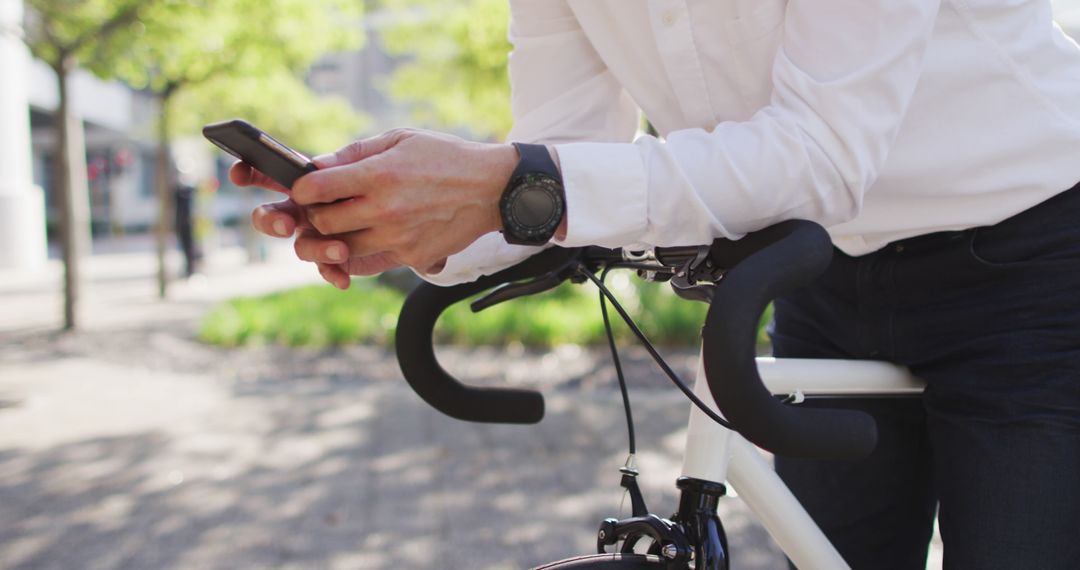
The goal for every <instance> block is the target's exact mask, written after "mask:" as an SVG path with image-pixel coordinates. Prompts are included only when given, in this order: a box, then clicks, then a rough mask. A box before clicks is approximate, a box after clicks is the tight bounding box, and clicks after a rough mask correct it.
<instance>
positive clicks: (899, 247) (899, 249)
mask: <svg viewBox="0 0 1080 570" xmlns="http://www.w3.org/2000/svg"><path fill="white" fill-rule="evenodd" d="M894 249H896V253H903V252H904V244H902V243H898V244H896V246H895V247H894Z"/></svg>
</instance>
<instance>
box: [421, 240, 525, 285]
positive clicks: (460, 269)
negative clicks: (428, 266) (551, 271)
mask: <svg viewBox="0 0 1080 570" xmlns="http://www.w3.org/2000/svg"><path fill="white" fill-rule="evenodd" d="M544 249H545V247H533V246H524V245H512V244H509V243H506V240H505V239H503V236H502V234H501V233H499V232H491V233H489V234H484V235H482V236H480V238H479V239H477V240H476V241H475V242H473V243H472V245H470V246H469V247H467V248H465V249H464V250H462V251H460V252H459V253H455V254H454V255H451V256H450V257H447V258H446V265H444V266H443V268H442V271H439V272H438V273H421V272H420V271H416V270H415V269H414V270H413V271H414V272H415V273H416V275H417V276H419V277H420V278H421V279H423V280H424V281H427V282H428V283H432V284H434V285H439V286H442V287H447V286H450V285H457V284H459V283H467V282H469V281H476V280H477V279H479V278H480V277H481V276H483V275H491V274H492V273H497V272H499V271H501V270H503V269H506V268H507V267H510V266H511V265H517V264H518V263H520V262H521V261H524V260H525V259H527V258H529V257H532V256H533V255H536V254H537V253H540V252H541V251H543V250H544Z"/></svg>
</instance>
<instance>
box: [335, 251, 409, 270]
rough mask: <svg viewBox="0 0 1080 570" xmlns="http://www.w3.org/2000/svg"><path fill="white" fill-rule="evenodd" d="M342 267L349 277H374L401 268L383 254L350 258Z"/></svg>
mask: <svg viewBox="0 0 1080 570" xmlns="http://www.w3.org/2000/svg"><path fill="white" fill-rule="evenodd" d="M344 267H345V270H346V272H347V273H348V274H349V275H376V274H379V273H382V272H384V271H389V270H391V269H394V268H395V267H401V264H400V263H398V262H396V261H394V260H393V259H392V258H391V257H390V256H389V255H387V254H385V253H376V254H375V255H366V256H363V257H350V258H349V261H348V263H346V264H345V265H344Z"/></svg>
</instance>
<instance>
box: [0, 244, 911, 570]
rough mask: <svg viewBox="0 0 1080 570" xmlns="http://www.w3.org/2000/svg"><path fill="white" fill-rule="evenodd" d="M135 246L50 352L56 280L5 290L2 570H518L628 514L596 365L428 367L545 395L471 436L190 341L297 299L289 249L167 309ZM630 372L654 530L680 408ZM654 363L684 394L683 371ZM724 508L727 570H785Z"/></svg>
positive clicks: (370, 349) (356, 376) (322, 374)
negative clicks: (220, 305) (254, 304)
mask: <svg viewBox="0 0 1080 570" xmlns="http://www.w3.org/2000/svg"><path fill="white" fill-rule="evenodd" d="M137 249H138V248H136V251H125V250H124V248H118V249H116V250H115V251H113V252H112V253H109V254H101V255H97V256H95V258H93V259H92V260H91V262H90V263H89V267H90V273H91V276H92V278H91V284H92V291H93V293H92V294H90V295H88V302H87V307H86V315H87V317H88V318H87V319H86V323H87V327H86V329H85V330H84V331H82V332H79V333H76V334H59V333H56V332H54V330H55V328H56V326H57V324H58V322H59V314H60V312H59V302H58V299H57V297H58V287H57V286H56V283H57V282H58V273H57V270H56V268H55V266H54V267H52V268H51V269H50V270H49V271H51V272H52V273H48V272H45V273H43V274H41V275H38V276H31V275H22V276H11V275H0V567H2V568H43V569H46V568H57V569H61V568H63V569H67V568H109V569H113V568H132V569H151V568H155V569H156V568H359V569H368V568H372V569H374V568H398V569H411V568H417V569H419V568H440V569H450V570H453V569H461V570H465V569H501V568H524V567H529V566H532V565H535V564H539V563H541V562H544V561H548V560H552V559H556V558H561V557H565V556H570V555H574V554H582V553H588V552H591V551H592V550H593V549H594V548H595V538H594V532H595V530H596V527H597V525H598V523H599V521H600V520H601V519H602V518H604V517H607V516H619V515H626V514H627V513H626V512H625V508H628V507H625V506H624V510H623V511H621V512H620V504H621V503H622V502H623V501H622V496H621V495H622V494H621V490H620V489H619V487H618V480H619V475H618V471H617V469H618V467H619V466H621V465H622V463H623V461H624V459H625V435H624V434H625V427H624V425H623V419H622V415H621V405H620V404H619V401H618V395H617V391H616V390H615V389H614V385H613V381H612V378H613V372H612V370H611V367H610V365H609V364H608V362H607V360H606V357H605V356H604V354H603V353H602V352H601V353H594V352H591V351H587V350H580V349H576V348H573V347H564V348H562V349H559V350H556V351H554V352H552V353H550V354H533V353H526V352H516V353H507V352H506V351H502V350H492V349H487V350H476V351H461V350H454V349H447V350H444V351H442V352H441V353H440V354H441V358H443V360H444V362H445V364H446V366H447V367H448V368H450V369H451V370H454V371H457V372H461V373H462V374H464V375H466V376H467V377H470V378H478V379H480V381H486V382H492V381H495V380H496V379H497V378H500V377H502V376H503V375H504V374H505V375H506V376H507V377H508V378H509V379H510V380H511V381H512V382H515V383H520V384H531V385H534V386H539V387H541V389H542V390H543V391H544V393H545V395H546V397H547V403H548V406H547V408H548V415H547V418H546V419H545V420H544V421H543V422H541V423H540V424H539V425H537V426H531V427H518V426H485V425H474V424H467V423H463V422H459V421H456V420H452V419H449V418H446V417H443V416H441V415H440V414H438V413H437V412H435V411H433V410H431V409H429V408H428V407H427V406H426V405H425V404H423V403H422V402H421V401H420V400H419V399H418V398H417V397H416V396H415V395H413V394H412V393H411V392H410V391H409V389H408V388H407V386H405V385H404V383H403V382H401V380H400V373H399V371H398V369H397V366H396V363H395V361H394V359H393V357H392V355H391V354H388V353H387V351H386V350H385V349H382V348H379V347H375V346H356V347H350V348H347V349H339V350H325V351H322V350H319V351H316V350H286V349H279V348H273V347H261V348H246V349H240V350H223V349H218V348H214V347H209V346H205V345H202V344H200V343H199V342H197V341H196V340H195V338H194V331H195V330H196V326H197V323H198V320H199V318H200V317H201V315H202V314H204V312H205V311H206V310H207V309H208V308H209V307H210V306H212V305H213V304H214V303H216V302H218V301H219V300H221V299H224V298H228V297H232V296H235V295H238V294H242V293H243V294H254V293H259V292H266V291H269V290H272V289H276V288H284V287H292V286H296V285H298V284H302V283H310V282H314V281H315V279H316V278H317V276H316V275H315V272H314V271H312V270H311V268H310V267H306V266H305V265H304V264H299V263H296V262H293V261H291V259H290V255H289V254H288V250H287V249H279V250H275V252H273V253H272V255H271V260H272V261H271V262H270V263H267V264H263V265H256V266H248V265H243V264H242V263H239V262H240V261H241V260H242V255H241V252H240V251H239V250H237V249H235V248H223V249H221V250H219V251H217V252H216V253H214V254H213V256H212V257H211V259H210V260H209V264H208V267H207V272H206V275H205V277H204V278H202V279H200V280H196V281H192V282H186V283H182V284H178V285H177V286H176V287H174V289H173V291H174V294H173V296H172V298H170V300H168V301H158V300H157V299H156V297H155V289H154V285H153V278H152V276H153V270H154V268H153V262H152V258H151V257H150V256H149V254H148V253H145V252H144V251H143V252H140V251H138V250H137ZM173 261H174V262H176V261H178V260H175V259H174V260H173ZM630 356H631V358H630V363H629V364H628V366H627V367H628V370H629V373H630V375H631V384H632V385H633V386H634V389H633V392H632V396H633V399H634V404H635V418H636V419H637V430H638V442H639V443H638V445H639V448H640V449H641V450H642V452H641V453H640V454H639V457H638V462H639V464H640V466H641V467H642V469H643V476H642V483H643V488H644V489H645V492H646V498H647V500H648V501H649V502H650V505H651V506H652V507H653V508H654V510H655V511H657V512H660V513H667V512H669V511H671V510H673V509H674V507H675V503H674V501H675V494H674V489H673V481H674V479H675V477H676V476H677V475H678V468H679V465H680V449H679V447H680V441H681V440H680V436H681V435H682V434H683V433H684V428H685V417H686V413H687V406H688V405H687V404H686V403H685V402H684V401H683V399H682V397H681V396H680V395H678V394H677V393H676V392H675V391H674V390H672V389H669V388H668V387H667V386H666V385H665V383H664V381H662V380H660V379H658V378H657V377H656V376H655V374H654V372H653V369H652V368H651V367H650V366H649V365H648V363H647V362H646V361H645V359H644V358H643V357H642V355H641V354H640V353H632V354H631V355H630ZM672 361H673V364H674V365H675V366H676V367H677V369H679V370H680V371H681V372H682V373H683V375H684V376H689V375H690V371H691V369H692V367H693V365H694V362H695V357H694V355H693V354H691V353H685V352H682V353H676V354H674V355H673V359H672ZM722 509H723V513H724V524H725V526H726V528H727V530H728V534H729V538H730V541H731V545H732V549H733V551H734V563H735V564H734V566H733V567H734V568H736V569H758V568H760V569H774V568H783V567H785V566H784V563H783V558H782V556H781V555H780V554H779V553H778V551H777V550H776V548H775V547H774V546H773V545H772V543H771V542H770V540H769V539H768V537H767V536H766V535H765V533H764V531H763V530H762V529H761V528H760V527H759V526H758V525H757V524H756V523H755V522H754V521H753V520H752V518H751V517H750V515H749V514H748V513H747V511H746V509H745V507H744V506H743V505H742V503H741V502H740V501H739V500H738V499H736V498H727V499H724V500H723V502H722ZM932 567H933V564H932Z"/></svg>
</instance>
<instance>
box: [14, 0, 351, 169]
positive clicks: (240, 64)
mask: <svg viewBox="0 0 1080 570" xmlns="http://www.w3.org/2000/svg"><path fill="white" fill-rule="evenodd" d="M27 4H28V7H29V8H30V9H29V10H28V11H27V18H26V20H27V22H26V26H25V27H26V41H27V44H28V45H29V46H30V47H31V50H32V52H33V53H34V54H35V55H36V56H37V57H40V58H42V59H45V60H46V61H48V62H50V64H51V63H52V61H54V60H55V59H56V58H58V57H60V55H61V54H66V57H67V58H68V60H69V61H70V62H71V63H72V64H73V65H79V66H82V67H85V68H87V69H89V70H90V71H92V72H94V73H95V74H97V75H98V76H100V77H102V78H105V79H120V80H122V81H124V82H126V83H128V84H130V85H131V86H133V87H135V88H139V89H149V90H151V91H153V92H154V93H157V94H159V95H162V96H164V97H165V98H170V97H172V96H174V95H175V96H176V101H170V106H169V108H170V111H171V112H172V114H173V115H172V116H170V117H169V118H170V119H171V120H170V121H169V125H170V127H171V129H170V130H171V131H172V132H173V133H194V132H198V128H199V127H200V126H201V125H203V124H205V123H207V122H210V121H213V120H218V119H225V118H230V117H234V116H242V117H245V118H248V119H251V120H252V121H253V122H256V124H259V125H260V126H262V127H264V128H266V129H267V130H270V131H272V132H274V133H275V134H278V135H279V136H281V137H282V138H284V139H286V140H289V141H290V142H291V143H292V144H295V145H297V146H301V147H303V148H306V149H318V150H320V151H324V150H328V149H333V148H337V147H338V146H341V145H342V144H344V143H345V142H347V141H348V140H349V139H350V138H351V137H352V136H353V135H354V134H355V133H357V132H359V131H360V130H362V128H363V126H364V119H363V117H360V116H358V115H357V114H356V113H355V112H354V111H353V110H352V109H351V108H350V107H349V105H348V103H347V102H346V101H345V100H343V99H341V98H325V97H317V96H316V95H315V94H314V93H312V92H311V91H310V90H309V89H308V88H307V87H306V86H305V85H304V83H303V78H302V73H304V72H305V71H306V70H307V69H308V67H309V66H310V65H311V63H312V62H313V61H314V60H315V59H316V58H318V57H319V56H321V55H323V54H326V53H329V52H331V51H336V50H348V49H355V48H358V47H359V46H360V45H361V44H362V43H363V35H362V33H361V32H360V30H361V25H360V19H361V16H362V10H361V8H362V4H361V3H360V2H356V1H355V0H123V1H120V0H29V2H28V3H27Z"/></svg>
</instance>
